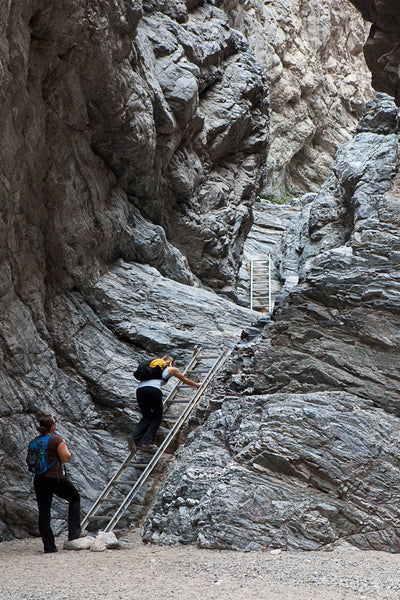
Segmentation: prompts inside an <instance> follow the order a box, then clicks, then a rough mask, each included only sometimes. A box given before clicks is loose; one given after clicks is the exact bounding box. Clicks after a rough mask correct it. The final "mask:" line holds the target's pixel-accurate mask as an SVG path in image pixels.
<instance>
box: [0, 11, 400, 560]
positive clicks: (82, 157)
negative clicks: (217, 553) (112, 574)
mask: <svg viewBox="0 0 400 600" xmlns="http://www.w3.org/2000/svg"><path fill="white" fill-rule="evenodd" d="M256 8H257V10H256ZM256 8H255V7H248V9H249V10H247V8H245V7H244V6H243V7H242V6H241V5H239V4H237V5H236V4H235V5H226V6H223V5H220V6H217V5H215V4H213V3H212V2H205V3H197V2H196V0H195V1H194V2H187V3H184V2H180V1H178V0H176V1H168V0H166V1H165V2H161V1H160V2H158V1H154V2H150V0H148V1H147V0H146V1H145V2H143V3H141V2H139V0H138V1H137V2H132V1H129V2H128V1H126V2H125V1H121V0H107V1H105V0H88V1H87V2H85V3H82V2H79V1H78V0H68V1H67V0H57V1H55V2H52V3H48V2H46V1H45V0H29V1H28V0H13V1H12V0H4V1H3V2H2V3H1V4H0V83H1V89H2V93H1V95H0V127H1V130H0V131H1V139H2V144H1V146H0V358H1V361H0V437H1V444H0V487H1V490H2V494H1V497H0V537H1V538H6V537H9V536H11V535H25V534H26V533H33V532H35V531H36V518H37V515H36V505H35V500H34V496H33V490H32V485H31V478H30V476H29V475H28V474H27V472H26V468H25V465H24V459H25V449H26V445H27V441H28V439H29V438H30V437H32V436H33V435H34V433H35V423H36V419H37V416H38V415H40V414H42V413H43V412H45V413H46V412H51V413H54V414H55V415H57V418H58V423H59V431H60V434H61V435H63V436H64V437H65V438H66V439H67V440H68V442H69V445H70V447H71V449H72V450H73V455H74V458H73V461H72V463H71V475H72V478H73V480H74V481H75V483H76V484H77V486H78V488H79V489H80V491H81V493H82V500H83V502H82V503H83V508H84V509H85V508H87V507H88V506H89V504H90V503H91V502H92V501H93V499H94V498H95V497H96V495H97V493H98V492H99V491H100V490H101V489H102V488H103V487H104V483H105V481H106V480H107V478H108V477H109V476H110V475H111V474H112V473H113V471H114V470H115V467H116V465H117V464H118V462H119V461H120V460H121V458H122V457H123V456H124V455H125V453H126V445H125V437H124V436H125V434H126V432H127V431H129V430H130V429H131V427H132V424H133V423H134V422H135V421H136V419H137V415H138V413H137V410H136V409H135V405H134V403H133V399H134V395H135V387H136V384H135V383H134V381H133V378H132V371H133V368H134V367H135V365H136V363H137V360H138V359H141V358H142V357H144V356H147V355H148V354H158V353H164V351H165V350H166V349H168V350H170V349H173V351H174V352H175V354H176V356H177V359H178V362H179V364H180V365H183V364H184V363H185V361H186V360H187V358H188V357H189V356H190V355H191V352H192V349H193V347H194V345H195V344H198V343H200V344H203V345H207V344H208V345H209V344H210V343H212V344H213V345H215V346H218V345H220V344H222V343H224V344H227V345H228V346H230V347H232V348H233V347H234V346H235V344H236V343H237V340H238V339H239V338H240V336H241V332H242V330H243V329H245V330H246V333H244V334H242V337H243V341H242V343H241V345H240V346H238V349H237V350H236V352H235V353H234V355H233V357H232V359H231V360H230V363H229V368H228V370H227V373H226V375H224V376H223V377H222V378H221V379H220V380H219V381H218V382H217V384H216V386H215V388H214V389H213V390H212V393H211V394H210V395H209V396H208V405H205V406H204V407H203V409H202V411H200V412H199V413H198V415H197V417H196V418H197V420H198V423H199V424H200V427H199V428H198V429H197V430H196V432H195V434H193V435H192V437H191V438H190V439H189V443H188V445H187V447H186V448H185V449H184V450H183V451H182V453H181V454H180V455H179V456H178V459H177V461H176V463H175V465H174V467H173V468H172V470H171V473H170V475H169V476H168V478H167V480H166V482H165V485H164V487H163V488H162V489H161V491H160V495H159V496H158V498H157V500H156V502H155V504H154V508H153V509H152V511H151V513H150V515H149V519H148V521H147V522H146V526H145V539H151V540H153V541H162V542H167V543H175V542H177V541H185V542H187V541H190V542H197V543H200V544H202V545H204V546H208V547H231V548H252V547H254V548H256V547H267V546H278V545H279V547H285V548H315V547H321V546H324V545H325V546H326V545H327V544H329V543H334V542H335V541H336V540H340V539H343V538H345V537H348V538H349V539H350V541H351V542H352V543H356V544H357V545H360V546H361V547H368V545H369V546H371V545H374V544H375V546H374V547H381V548H388V547H391V548H397V533H396V528H395V525H394V524H395V523H396V519H397V512H396V511H397V508H396V507H395V502H396V501H397V500H398V496H397V482H396V475H397V450H396V447H395V442H396V435H397V416H396V414H397V413H396V411H397V408H396V407H397V394H398V392H397V387H396V370H395V369H396V368H397V367H396V364H395V360H394V359H395V358H396V356H397V355H396V352H397V345H396V344H397V333H396V332H397V329H396V327H397V321H396V317H395V316H396V310H397V309H396V272H395V257H396V256H397V254H396V253H394V254H393V255H392V254H388V252H389V250H388V249H389V248H390V244H394V250H395V249H396V246H395V238H396V231H397V230H396V223H397V221H396V220H395V217H396V207H397V204H396V194H395V190H396V185H397V183H396V181H397V180H396V179H393V172H394V171H395V169H396V166H397V155H396V151H397V133H396V120H395V113H396V110H395V108H394V107H393V105H392V104H391V102H390V100H389V99H387V98H386V97H381V98H379V100H378V102H377V103H375V104H373V105H371V107H370V108H369V112H368V111H367V113H366V114H365V116H364V118H363V121H362V124H361V125H360V126H359V133H358V134H357V136H356V138H355V139H354V141H353V142H348V145H347V146H345V147H344V148H343V149H342V150H340V151H339V154H338V155H337V158H336V162H335V166H334V168H333V173H332V174H331V175H329V177H328V179H327V182H326V183H325V184H324V186H323V187H322V188H321V191H319V192H318V193H317V194H316V196H315V197H314V196H313V199H312V202H310V200H311V198H310V197H309V198H308V200H307V201H304V202H302V203H300V205H301V206H303V210H302V216H301V218H299V219H297V218H296V220H295V222H293V223H292V224H291V229H289V232H288V235H287V236H286V237H285V238H284V241H283V244H282V256H281V259H280V261H279V265H278V267H279V270H280V271H279V272H280V277H281V279H282V282H283V283H285V282H286V283H287V281H288V280H289V279H290V281H291V282H292V284H293V281H294V280H296V281H297V279H298V280H299V281H300V283H299V285H297V286H294V287H293V285H291V286H289V287H290V288H291V289H292V291H291V292H290V295H288V296H285V297H282V299H281V300H280V305H279V308H278V309H277V311H276V313H275V315H274V317H273V319H272V321H270V320H269V319H268V318H264V317H261V318H260V315H259V314H258V313H254V312H253V311H250V310H248V309H247V308H245V307H243V306H242V307H239V306H238V305H237V304H235V303H234V300H235V299H236V297H237V285H238V280H239V267H240V265H241V261H242V249H243V244H244V240H245V238H246V236H247V234H248V232H249V230H250V228H251V225H252V206H253V204H254V203H255V201H256V200H257V197H258V195H259V194H260V193H264V192H262V190H263V189H264V190H265V189H266V188H265V185H267V186H268V182H273V181H276V182H283V181H285V182H286V178H288V179H287V180H288V181H289V180H290V181H291V182H292V184H293V186H297V187H298V188H299V189H303V188H304V185H305V181H306V180H307V178H308V182H309V184H308V187H307V189H314V190H317V184H318V185H319V183H320V182H321V181H322V179H323V178H325V176H326V175H327V174H328V172H329V166H330V164H331V160H332V156H333V154H334V151H335V149H336V148H337V146H338V145H339V144H340V143H341V142H342V141H344V139H349V137H350V132H351V128H352V127H353V125H354V120H355V117H356V116H359V114H360V111H361V106H362V104H363V100H364V99H365V98H367V97H368V96H369V93H370V91H369V87H368V81H367V79H366V77H365V70H364V67H361V66H360V65H361V63H360V49H361V44H362V41H363V39H364V32H365V29H364V25H363V22H362V20H361V18H358V20H356V16H355V12H354V10H353V9H352V7H351V6H350V5H347V4H346V5H345V4H344V3H343V2H342V3H339V2H337V3H334V4H333V8H332V11H331V12H330V11H329V10H328V4H325V3H324V4H322V5H321V6H320V7H319V8H318V7H317V5H316V4H315V5H309V6H308V7H306V8H305V5H304V6H303V3H300V4H299V6H297V5H296V6H294V5H293V7H289V6H288V5H287V4H286V3H276V6H275V9H276V11H275V9H274V12H273V14H272V13H271V10H272V8H271V3H266V4H265V6H260V7H256ZM278 9H279V10H278ZM265 11H266V12H265ZM261 13H263V15H264V16H261ZM262 24H263V25H264V26H265V31H266V39H267V40H269V41H268V42H265V41H262V44H261V26H262ZM349 29H350V30H351V36H348V37H347V38H346V39H345V40H343V44H342V45H340V44H339V41H338V37H340V36H339V32H340V31H343V30H346V31H348V30H349ZM268 32H269V33H268ZM268 36H270V37H268ZM282 36H283V37H282ZM341 39H343V38H342V37H341ZM257 40H258V41H257ZM290 40H292V42H291V43H289V42H290ZM312 41H313V43H311V42H312ZM260 44H261V45H260ZM334 45H335V48H336V46H337V48H339V47H340V48H341V50H338V51H337V52H335V53H333V52H331V49H332V48H333V46H334ZM267 50H268V52H270V54H268V52H267ZM292 51H293V52H292ZM328 55H332V57H333V62H332V61H331V62H329V61H328V63H327V65H326V68H325V67H323V65H324V62H325V58H326V57H327V56H328ZM278 59H279V60H278ZM308 63H310V64H311V65H312V68H311V70H309V69H308ZM305 64H307V69H306V68H305ZM301 65H303V67H304V69H303V67H301ZM302 69H303V70H302ZM312 72H315V73H317V76H316V77H315V79H313V78H312V77H311V75H310V73H312ZM296 77H297V83H295V79H296ZM329 77H331V78H329ZM325 78H326V81H325ZM287 82H289V84H290V85H289V84H287ZM269 86H270V88H271V108H272V117H271V116H270V115H271V111H270V108H269V95H268V87H269ZM335 87H336V88H340V93H339V94H338V97H336V99H335V97H334V96H335V95H334V88H335ZM354 88H357V89H358V91H357V93H354ZM295 89H297V91H298V93H297V95H296V94H294V91H293V90H295ZM328 90H330V94H331V95H329V101H328V102H326V106H325V105H324V102H323V100H324V99H326V98H327V97H328ZM286 91H287V95H285V94H286ZM289 92H290V93H289ZM293 94H294V95H293ZM279 99H281V100H279ZM321 106H324V109H323V110H322V109H321V110H320V108H318V107H321ZM278 109H279V110H278ZM340 114H341V115H342V118H343V120H342V121H341V118H339V115H340ZM296 115H297V116H296ZM318 115H321V122H320V124H319V121H318ZM332 115H334V119H333V120H334V122H335V123H337V127H336V125H335V127H333V128H332V131H331V132H329V133H328V127H327V124H328V121H329V119H332ZM274 119H275V121H274ZM270 121H271V122H272V123H273V125H272V132H273V133H272V135H271V134H270ZM339 122H340V125H339ZM279 124H280V125H279ZM303 133H304V135H303ZM292 134H293V135H292ZM291 136H292V137H291ZM324 136H326V138H325V139H326V141H325V142H324V141H323V138H324ZM330 136H331V137H330ZM282 139H284V140H286V141H285V143H284V144H283V145H282ZM292 142H293V144H292ZM274 145H275V150H274ZM289 145H290V147H291V150H290V151H289V150H288V152H287V153H286V154H285V156H283V154H284V153H283V150H285V152H286V150H287V149H288V147H289ZM269 147H271V149H272V150H271V157H272V158H270V159H267V153H268V148H269ZM322 149H323V152H322ZM281 154H282V156H283V158H282V160H281V162H279V160H280V158H279V157H280V156H281ZM317 155H318V156H320V159H318V160H320V162H318V165H316V162H315V161H316V160H317V158H316V157H317ZM274 156H275V158H274ZM267 160H269V161H270V162H269V163H268V162H267ZM271 161H272V162H271ZM274 161H275V162H274ZM278 163H279V164H278ZM307 173H308V174H307ZM299 174H300V175H299ZM296 178H297V179H296ZM271 185H272V184H271ZM279 185H280V183H279ZM285 185H286V183H285ZM265 193H266V192H265ZM268 193H269V192H268ZM258 205H259V203H258ZM300 205H299V206H300ZM297 214H298V213H296V215H297ZM393 257H394V258H393ZM393 261H394V262H393ZM294 270H295V271H296V276H295V277H294V279H293V272H294ZM338 272H339V273H340V276H338V274H337V273H338ZM344 273H345V274H346V277H344ZM359 280H360V281H361V283H359ZM285 289H288V288H285ZM285 293H286V292H285ZM376 311H379V318H380V319H381V322H382V323H384V327H383V329H382V330H379V328H378V326H377V324H376V318H377V317H376ZM342 313H343V314H342ZM341 320H344V325H343V324H342V323H341ZM339 341H340V345H337V344H338V342H339ZM303 342H304V344H305V345H304V346H303ZM363 358H364V359H365V364H366V365H368V366H369V368H367V367H365V368H364V370H363V369H361V372H359V370H360V368H361V367H362V365H363V364H364V363H363ZM375 363H376V364H375ZM392 367H393V369H392ZM370 368H371V369H372V370H373V371H374V376H371V374H370V372H369V371H370ZM393 373H394V374H395V375H393ZM388 389H389V390H390V393H389V394H388V393H387V390H388ZM296 419H297V420H296ZM374 425H376V427H375V429H373V426H374ZM372 430H373V431H374V432H375V434H374V435H375V438H374V439H375V441H376V444H375V446H373V444H372V442H371V441H370V442H369V443H368V444H367V446H366V448H365V453H364V454H362V452H361V451H360V452H359V454H358V455H357V459H358V461H357V460H353V456H354V455H355V454H357V453H356V452H355V446H354V444H356V445H357V439H359V438H360V439H361V438H362V436H363V433H364V432H370V431H372ZM324 436H325V437H324ZM385 436H389V438H388V439H390V440H391V441H390V444H388V445H387V446H384V444H383V441H382V440H383V439H384V437H385ZM381 442H382V443H381ZM352 444H353V445H352ZM361 446H362V444H361V442H360V444H359V445H358V446H357V450H359V449H360V447H361ZM373 448H375V450H373ZM377 448H378V449H379V451H378V450H377ZM324 449H327V451H326V452H324V451H323V450H324ZM374 452H375V454H374ZM376 455H377V456H376ZM375 458H376V460H377V462H375V463H374V462H373V460H375ZM202 461H203V462H202ZM371 461H372V463H373V464H372V466H371ZM343 465H347V467H346V468H347V471H346V469H344V468H343ZM382 465H383V466H382ZM333 467H335V469H334V470H333V472H332V473H331V468H333ZM381 468H384V469H385V472H387V473H388V480H387V481H386V479H383V478H382V477H380V476H379V473H380V471H379V469H381ZM346 473H347V475H346ZM366 473H367V474H368V477H367V476H366ZM360 474H361V475H360ZM361 476H362V478H363V482H364V483H365V487H364V488H363V487H362V485H361V483H360V478H361ZM357 477H358V479H357ZM354 478H355V480H356V482H357V484H351V481H352V480H353V479H354ZM177 480H178V481H179V485H176V481H177ZM174 485H175V489H174ZM346 486H347V487H346ZM352 486H353V487H352ZM368 486H369V487H368ZM355 487H356V489H353V488H355ZM367 488H368V489H367ZM349 489H350V491H348V490H349ZM347 492H348V493H347ZM246 494H247V495H246ZM346 494H347V495H346ZM379 498H382V499H383V501H382V503H381V504H382V508H379V507H378V506H377V504H378V499H379ZM265 507H270V508H268V511H267V517H266V516H265V511H266V508H265ZM276 507H278V508H279V511H278V513H277V511H276ZM54 509H55V511H54V514H55V525H56V526H55V530H56V531H57V530H61V529H62V528H63V526H64V516H65V512H64V511H63V507H62V506H61V504H58V503H57V502H56V503H55V506H54ZM221 510H223V511H224V515H226V519H225V520H221V519H220V514H221V512H220V511H221ZM374 510H376V512H377V514H376V516H375V518H373V517H371V514H372V512H373V511H374ZM246 515H247V517H246ZM177 516H178V518H177ZM242 517H243V519H244V520H242ZM273 519H275V520H273ZM174 522H175V525H173V523H174ZM288 523H289V524H290V526H288ZM361 523H362V524H364V525H363V526H364V529H363V528H362V527H361V525H360V524H361ZM214 525H215V526H214ZM386 525H387V527H386ZM243 528H244V529H245V532H244V533H243V534H240V535H236V533H237V532H238V531H239V530H240V531H241V530H242V529H243ZM246 531H247V533H246ZM368 532H369V533H368ZM379 532H380V533H379ZM367 534H368V535H367ZM250 538H251V539H252V542H251V543H250V542H249V539H250ZM390 540H392V541H393V546H390V543H391V542H390ZM249 544H250V545H249Z"/></svg>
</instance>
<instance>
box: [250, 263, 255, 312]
mask: <svg viewBox="0 0 400 600" xmlns="http://www.w3.org/2000/svg"><path fill="white" fill-rule="evenodd" d="M253 268H254V267H253V258H251V259H250V310H253Z"/></svg>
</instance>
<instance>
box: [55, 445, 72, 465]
mask: <svg viewBox="0 0 400 600" xmlns="http://www.w3.org/2000/svg"><path fill="white" fill-rule="evenodd" d="M57 454H58V458H59V459H60V461H61V462H62V463H69V461H70V460H71V452H70V451H69V450H68V448H67V444H66V443H65V442H64V440H63V441H62V442H61V443H60V444H58V446H57Z"/></svg>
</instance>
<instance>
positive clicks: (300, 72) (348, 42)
mask: <svg viewBox="0 0 400 600" xmlns="http://www.w3.org/2000/svg"><path fill="white" fill-rule="evenodd" d="M224 6H225V10H226V11H227V13H228V14H229V17H230V20H231V22H232V23H233V25H234V26H235V27H237V28H238V29H240V30H241V31H243V32H244V34H245V35H246V37H247V38H248V39H249V41H250V44H251V46H252V48H253V49H254V52H255V54H256V56H257V59H258V60H259V62H260V63H261V64H262V65H263V66H264V68H265V73H266V77H267V81H268V85H269V88H270V103H271V145H270V150H269V154H268V161H267V177H266V181H265V186H264V190H263V193H262V195H263V197H266V198H272V199H274V200H277V199H279V200H280V199H283V198H285V197H288V196H293V195H298V194H301V193H304V192H310V191H314V192H316V191H317V190H318V189H319V187H320V186H321V184H322V183H323V182H324V180H325V179H326V177H328V175H329V172H330V170H331V168H332V163H333V158H334V155H335V152H336V151H337V149H338V148H339V146H341V145H342V144H343V143H345V142H346V141H348V140H349V139H350V138H351V137H352V135H353V134H354V131H355V127H356V124H357V122H358V120H359V118H360V116H361V111H362V109H363V106H364V104H365V102H366V101H367V100H369V99H370V98H371V97H372V95H373V92H372V90H371V85H370V73H369V72H368V68H367V66H366V64H365V60H364V56H363V52H362V48H363V44H364V42H365V39H366V37H367V35H368V29H369V25H367V24H365V22H364V21H363V19H362V18H361V16H360V14H359V13H358V12H357V11H356V10H353V9H352V7H351V6H350V4H349V2H348V1H347V0H333V1H331V0H322V1H321V0H311V1H309V2H303V1H301V0H289V1H286V0H285V1H277V2H276V1H274V2H264V3H263V2H258V1H257V0H248V1H246V2H241V1H240V0H226V2H225V3H224ZM364 17H365V15H364ZM367 18H368V17H367ZM384 91H387V90H384Z"/></svg>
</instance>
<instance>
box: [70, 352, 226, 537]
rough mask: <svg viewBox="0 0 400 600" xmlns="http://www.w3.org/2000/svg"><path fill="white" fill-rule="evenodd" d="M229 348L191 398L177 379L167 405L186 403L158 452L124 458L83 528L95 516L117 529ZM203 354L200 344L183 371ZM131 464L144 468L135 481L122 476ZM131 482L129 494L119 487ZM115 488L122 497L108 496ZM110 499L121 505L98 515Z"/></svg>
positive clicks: (197, 362) (104, 528)
mask: <svg viewBox="0 0 400 600" xmlns="http://www.w3.org/2000/svg"><path fill="white" fill-rule="evenodd" d="M228 352H229V349H228V348H227V347H225V346H224V347H223V348H222V349H221V351H220V352H219V354H218V356H217V357H214V359H212V364H211V366H210V367H209V369H208V372H207V373H206V374H205V377H204V379H203V381H202V383H201V386H200V387H199V388H196V389H195V391H194V393H192V395H191V397H190V399H189V400H187V399H186V400H182V399H179V398H178V393H179V390H180V388H181V386H182V382H181V381H180V380H177V383H175V385H174V386H173V388H172V389H171V391H170V392H169V394H168V396H167V397H166V398H165V400H164V402H163V405H164V406H165V407H166V406H167V405H171V404H172V403H174V402H175V403H184V404H185V406H184V408H183V410H182V411H181V413H180V415H179V416H178V417H177V418H176V420H175V422H174V424H173V426H172V428H171V429H170V430H169V431H168V433H167V435H166V437H165V438H164V440H163V442H162V443H161V445H160V446H159V447H158V449H157V451H156V452H155V454H154V455H152V456H151V458H150V460H149V461H148V462H147V463H146V462H140V463H139V462H133V461H132V459H133V458H134V456H135V454H136V452H130V453H129V454H128V456H127V457H126V458H125V460H124V461H123V462H122V464H121V465H120V467H119V468H118V470H117V471H116V472H115V473H114V475H113V476H112V478H111V479H110V481H109V482H108V484H107V485H106V487H105V488H104V489H103V491H102V492H101V494H100V495H99V497H98V498H97V500H96V501H95V503H94V504H93V506H92V507H91V508H90V510H89V512H88V513H87V515H86V516H85V517H84V519H83V521H82V523H81V527H82V529H84V528H85V527H86V526H87V524H88V523H89V521H90V520H93V519H99V520H101V522H102V523H104V522H106V521H107V525H106V526H105V527H102V529H103V531H112V530H113V529H114V527H115V526H116V525H117V523H118V521H119V520H120V519H121V517H122V516H123V515H124V513H125V512H126V510H127V508H128V507H129V505H130V504H131V502H132V501H133V500H134V499H135V498H136V497H137V495H138V493H139V492H140V490H141V489H142V487H143V485H144V483H145V482H146V481H147V480H148V478H149V477H150V475H151V474H152V473H153V472H154V469H155V468H156V466H157V465H158V464H159V462H160V460H161V458H162V456H163V454H164V453H165V451H166V450H167V448H168V447H169V446H170V444H171V442H172V441H173V439H174V438H175V436H176V434H177V433H178V432H179V431H180V430H181V429H182V426H183V425H184V423H185V422H186V421H187V419H188V417H189V415H190V414H191V412H192V411H193V409H194V407H195V406H196V404H197V403H198V401H199V399H200V398H201V396H202V395H203V394H204V392H205V390H206V389H207V387H208V385H209V383H210V382H211V380H212V379H213V377H214V375H215V374H216V373H217V371H218V370H219V368H220V366H221V365H222V363H223V362H224V360H225V358H226V356H227V354H228ZM201 358H205V359H206V360H207V357H206V356H203V349H202V348H200V347H197V348H196V349H195V351H194V353H193V356H192V358H191V360H190V361H189V363H188V365H187V366H186V368H185V370H184V371H183V373H184V374H187V373H188V372H189V371H192V370H193V369H194V368H195V366H196V365H198V364H199V361H200V359H201ZM209 358H210V357H209ZM189 389H191V390H192V391H193V388H189ZM139 452H140V447H139ZM128 468H134V469H136V470H142V473H141V474H140V475H139V477H138V478H137V479H136V480H134V481H130V480H123V479H122V478H121V476H122V475H123V474H124V472H125V471H126V470H127V469H128ZM127 486H129V487H130V489H129V492H128V493H125V495H124V494H123V493H122V492H119V490H117V487H125V489H126V487H127ZM114 490H117V491H118V492H119V493H120V497H119V498H117V499H115V498H113V499H109V498H107V497H108V495H109V494H110V492H111V491H114ZM107 503H109V504H114V506H115V505H117V509H116V510H115V511H114V512H113V513H112V514H111V515H109V514H107V515H104V514H103V515H101V516H98V515H97V514H96V513H97V512H98V511H99V509H100V508H101V507H102V506H103V505H104V504H107Z"/></svg>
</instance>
